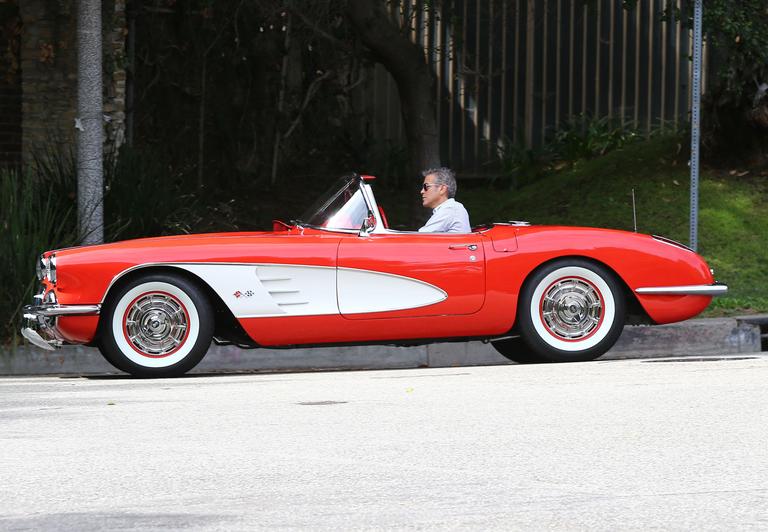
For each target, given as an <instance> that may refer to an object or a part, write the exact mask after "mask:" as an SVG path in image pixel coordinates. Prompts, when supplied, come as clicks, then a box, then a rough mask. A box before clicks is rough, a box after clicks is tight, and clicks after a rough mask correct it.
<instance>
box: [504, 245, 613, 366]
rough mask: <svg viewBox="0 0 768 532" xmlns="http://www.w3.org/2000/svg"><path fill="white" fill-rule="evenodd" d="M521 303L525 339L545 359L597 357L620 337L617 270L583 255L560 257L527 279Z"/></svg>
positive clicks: (581, 359)
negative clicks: (560, 258) (581, 257)
mask: <svg viewBox="0 0 768 532" xmlns="http://www.w3.org/2000/svg"><path fill="white" fill-rule="evenodd" d="M520 296H521V297H520V303H519V304H520V307H519V309H518V316H519V318H518V319H519V325H520V333H521V336H522V337H523V340H524V341H525V343H526V344H527V345H528V346H530V348H531V349H532V350H533V351H534V352H535V353H536V354H538V355H539V356H540V357H541V358H542V359H543V361H547V362H580V361H586V360H594V359H596V358H598V357H599V356H601V355H602V354H604V353H605V352H606V351H608V350H609V349H610V348H611V347H613V344H614V343H616V340H618V338H619V336H620V335H621V332H622V330H623V328H624V319H625V313H626V302H625V300H624V292H623V289H622V286H621V284H620V282H619V281H618V280H617V279H616V276H615V275H614V274H613V273H612V272H610V271H609V270H607V269H606V268H605V267H603V266H600V265H598V264H595V263H592V262H589V261H586V260H581V259H562V260H558V261H555V262H552V263H550V264H548V265H546V266H545V267H543V268H541V269H540V270H538V271H537V272H536V273H535V274H534V275H533V276H532V277H531V278H530V279H529V280H528V281H527V282H526V284H525V286H524V287H523V290H522V293H521V295H520Z"/></svg>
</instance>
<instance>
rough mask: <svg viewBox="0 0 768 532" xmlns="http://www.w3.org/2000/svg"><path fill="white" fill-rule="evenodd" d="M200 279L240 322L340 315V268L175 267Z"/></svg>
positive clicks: (284, 266) (253, 265)
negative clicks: (253, 319) (279, 317)
mask: <svg viewBox="0 0 768 532" xmlns="http://www.w3.org/2000/svg"><path fill="white" fill-rule="evenodd" d="M173 266H176V267H179V268H184V269H185V270H187V271H190V272H192V273H194V274H195V275H197V276H198V277H200V278H201V279H202V280H203V281H205V282H206V283H208V285H209V286H210V287H211V288H213V290H214V291H215V292H216V293H217V294H219V297H221V299H222V301H224V304H225V305H227V307H229V310H231V311H232V314H234V315H235V317H236V318H257V317H258V318H263V317H267V316H314V315H318V314H338V313H339V307H338V305H337V304H336V268H328V267H323V266H293V265H289V264H174V265H173Z"/></svg>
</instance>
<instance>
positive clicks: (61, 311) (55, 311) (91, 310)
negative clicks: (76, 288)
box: [24, 305, 101, 318]
mask: <svg viewBox="0 0 768 532" xmlns="http://www.w3.org/2000/svg"><path fill="white" fill-rule="evenodd" d="M99 312H101V305H27V306H25V307H24V314H31V315H34V316H45V317H46V318H50V317H53V316H77V315H93V314H98V313H99Z"/></svg>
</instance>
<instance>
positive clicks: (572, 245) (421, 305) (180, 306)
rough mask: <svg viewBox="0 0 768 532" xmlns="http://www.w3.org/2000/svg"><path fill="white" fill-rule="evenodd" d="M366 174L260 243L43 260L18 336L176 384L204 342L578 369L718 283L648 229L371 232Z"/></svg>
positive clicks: (379, 221) (343, 182) (183, 244)
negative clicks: (89, 350) (378, 347)
mask: <svg viewBox="0 0 768 532" xmlns="http://www.w3.org/2000/svg"><path fill="white" fill-rule="evenodd" d="M372 180H373V178H372V177H370V176H359V175H356V174H355V175H350V176H346V177H343V178H341V179H340V180H339V181H338V182H337V183H336V184H335V185H334V186H333V187H332V188H331V189H330V190H329V191H328V193H327V194H326V195H324V196H322V197H321V198H320V200H319V201H317V202H316V203H315V204H314V205H313V206H312V207H311V208H310V209H309V210H308V211H307V213H306V215H305V216H304V217H303V218H301V219H299V220H295V221H291V223H289V224H287V223H282V222H275V227H274V230H273V231H271V232H249V233H219V234H200V235H184V236H170V237H161V238H146V239H140V240H131V241H126V242H116V243H112V244H104V245H98V246H87V247H77V248H70V249H61V250H56V251H47V252H45V253H44V254H43V255H42V256H41V257H40V260H39V263H38V265H37V275H38V278H39V279H40V281H41V288H40V292H39V294H38V295H37V296H35V297H36V303H35V304H34V305H31V306H27V307H25V309H24V324H23V327H22V333H23V335H24V336H25V337H26V338H27V339H28V340H29V341H30V342H32V343H33V344H35V345H37V346H40V347H42V348H45V349H54V348H55V347H57V346H60V345H62V344H65V343H67V344H86V345H94V346H97V347H98V348H99V349H100V350H101V352H102V354H103V355H104V357H105V358H106V359H107V360H108V361H109V362H110V363H112V364H113V365H114V366H115V367H116V368H118V369H121V370H123V371H126V372H128V373H131V374H133V375H136V376H141V377H168V376H177V375H181V374H183V373H185V372H187V371H189V370H190V369H192V368H193V367H194V366H195V365H196V364H197V363H198V362H200V360H201V359H202V358H203V356H205V353H206V352H207V350H208V348H209V346H210V344H211V340H214V341H216V342H218V343H231V344H236V345H239V346H242V347H261V346H264V347H292V346H299V345H302V346H306V345H333V344H362V343H371V344H374V343H379V344H395V345H414V344H419V343H429V342H436V341H457V340H467V339H482V340H488V341H490V342H491V343H492V344H493V345H494V346H495V347H496V349H498V351H499V352H500V353H501V354H503V355H504V356H506V357H508V358H510V359H512V360H515V361H517V362H568V361H585V360H592V359H595V358H597V357H599V356H600V355H602V354H603V353H605V352H606V351H607V350H608V349H609V348H610V347H611V346H612V345H613V344H614V342H615V341H616V340H617V338H618V337H619V335H620V334H621V331H622V328H623V327H624V325H625V323H652V324H660V323H670V322H674V321H679V320H684V319H687V318H690V317H692V316H695V315H696V314H698V313H699V312H701V311H702V310H704V308H705V307H706V306H707V305H708V304H709V302H710V300H711V298H712V296H716V295H720V294H724V293H725V292H726V291H727V287H726V286H725V285H723V284H718V283H715V281H714V279H713V272H712V270H710V269H709V267H708V266H707V264H706V263H705V262H704V260H703V259H702V258H701V257H700V256H699V255H697V254H696V253H694V252H693V251H692V250H690V249H688V248H687V247H685V246H683V245H681V244H678V243H676V242H673V241H671V240H668V239H666V238H662V237H658V236H649V235H644V234H637V233H630V232H625V231H615V230H607V229H594V228H577V227H552V226H535V225H529V224H527V223H524V222H509V223H497V224H490V225H486V226H481V227H477V228H475V229H473V231H472V232H471V233H466V234H457V233H418V232H413V231H395V230H392V229H389V228H388V225H387V219H386V217H385V215H384V211H383V210H382V209H381V208H380V207H379V206H378V205H377V203H376V199H375V198H374V195H373V189H372V186H371V182H372Z"/></svg>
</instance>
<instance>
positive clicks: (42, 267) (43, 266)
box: [35, 255, 48, 281]
mask: <svg viewBox="0 0 768 532" xmlns="http://www.w3.org/2000/svg"><path fill="white" fill-rule="evenodd" d="M47 270H48V261H47V259H46V258H45V257H44V256H43V255H40V256H39V257H38V258H37V263H36V264H35V273H36V274H37V280H38V281H42V280H43V277H45V272H46V271H47Z"/></svg>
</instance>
